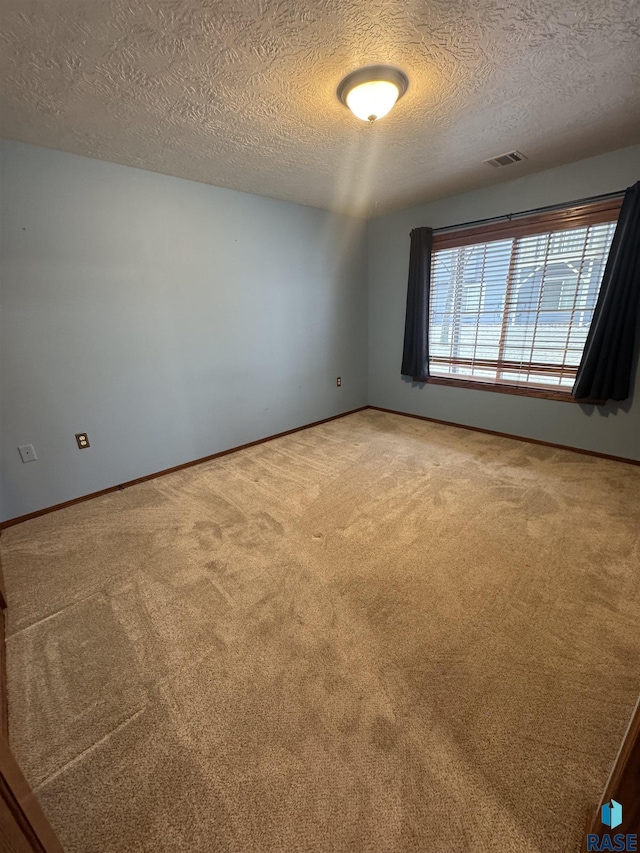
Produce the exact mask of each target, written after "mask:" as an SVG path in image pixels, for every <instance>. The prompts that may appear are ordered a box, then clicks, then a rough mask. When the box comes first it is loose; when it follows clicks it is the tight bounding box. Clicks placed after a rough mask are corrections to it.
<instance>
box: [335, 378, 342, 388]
mask: <svg viewBox="0 0 640 853" xmlns="http://www.w3.org/2000/svg"><path fill="white" fill-rule="evenodd" d="M336 385H337V386H338V388H339V387H340V386H341V385H342V376H338V377H337V379H336Z"/></svg>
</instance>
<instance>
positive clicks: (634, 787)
mask: <svg viewBox="0 0 640 853" xmlns="http://www.w3.org/2000/svg"><path fill="white" fill-rule="evenodd" d="M639 780H640V697H638V701H637V702H636V707H635V709H634V711H633V713H632V715H631V720H630V721H629V725H628V727H627V731H626V733H625V736H624V738H623V740H622V744H621V746H620V749H619V750H618V754H617V756H616V758H615V761H614V762H613V768H612V770H611V773H610V774H609V778H608V780H607V784H606V785H605V788H604V791H603V794H602V797H601V798H600V802H599V803H598V807H597V809H596V810H595V811H594V812H591V814H590V821H589V825H588V827H587V832H591V833H595V834H597V835H599V834H600V833H601V832H603V831H605V829H606V827H603V826H602V823H601V821H600V809H601V808H602V806H603V804H604V803H608V802H609V801H610V800H611V799H614V800H616V801H617V802H619V803H621V805H622V824H621V825H620V826H619V827H616V829H615V832H623V833H627V832H636V833H639V834H640V796H638V783H639ZM582 850H583V851H586V836H585V839H584V842H583V846H582Z"/></svg>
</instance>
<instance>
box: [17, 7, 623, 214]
mask: <svg viewBox="0 0 640 853" xmlns="http://www.w3.org/2000/svg"><path fill="white" fill-rule="evenodd" d="M0 39H1V41H0V48H1V58H0V72H1V74H2V82H1V90H0V91H1V94H0V97H1V100H0V115H1V120H2V125H1V127H0V131H1V132H2V134H3V135H4V136H7V137H10V138H13V139H19V140H23V141H26V142H33V143H36V144H39V145H46V146H50V147H52V148H60V149H63V150H65V151H72V152H75V153H78V154H85V155H89V156H91V157H97V158H100V159H103V160H111V161H114V162H117V163H125V164H128V165H131V166H139V167H142V168H145V169H152V170H155V171H158V172H164V173H166V174H170V175H178V176H180V177H184V178H192V179H194V180H197V181H203V182H206V183H211V184H216V185H219V186H225V187H233V188H235V189H239V190H245V191H247V192H253V193H258V194H261V195H267V196H272V197H275V198H282V199H288V200H291V201H297V202H302V203H304V204H311V205H316V206H318V207H326V208H330V209H337V210H344V211H347V212H352V213H358V214H361V215H375V214H377V213H380V212H383V211H385V210H389V209H393V208H398V207H403V206H407V205H410V204H414V203H417V202H420V201H426V200H429V199H432V198H437V197H440V196H443V195H448V194H450V193H454V192H459V191H462V190H466V189H470V188H473V187H478V186H482V185H486V184H489V183H495V182H498V181H503V180H510V179H512V178H514V177H518V176H519V175H522V174H527V173H529V172H533V171H539V170H541V169H545V168H549V167H550V166H554V165H558V164H561V163H565V162H569V161H573V160H578V159H581V158H582V157H588V156H591V155H593V154H598V153H601V152H603V151H607V150H612V149H615V148H620V147H623V146H625V145H629V144H632V143H635V142H639V141H640V6H639V4H638V0H573V2H570V1H569V0H406V2H400V0H251V2H249V0H148V2H142V0H110V2H108V0H3V2H2V20H1V35H0ZM373 63H388V64H393V65H397V66H398V67H400V68H401V69H403V70H404V71H405V72H406V73H407V75H408V76H409V80H410V84H409V90H408V92H407V94H406V95H405V96H404V98H403V99H402V100H401V101H400V102H399V103H398V105H397V106H396V108H395V110H394V111H393V112H392V113H391V114H390V115H389V116H387V117H386V118H385V119H382V120H381V121H380V122H378V123H376V124H374V125H371V126H369V125H366V124H364V123H362V122H360V121H358V120H357V119H356V118H354V117H353V116H352V115H351V114H350V113H349V112H348V110H347V109H346V108H345V107H343V106H342V105H341V104H340V103H339V102H338V100H337V98H336V95H335V90H336V87H337V85H338V83H339V82H340V80H341V78H342V77H343V76H344V75H345V74H347V73H348V72H349V71H352V70H353V69H355V68H358V67H360V66H362V65H369V64H373ZM513 148H519V149H520V150H521V151H524V153H525V154H526V155H527V156H528V157H529V160H528V161H527V162H524V163H519V164H517V165H513V166H509V167H506V168H504V169H500V170H493V169H491V167H490V166H486V165H482V163H481V161H482V160H484V159H485V158H487V157H490V156H493V155H495V154H501V153H503V152H504V151H508V150H511V149H513Z"/></svg>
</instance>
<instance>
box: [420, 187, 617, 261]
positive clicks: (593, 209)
mask: <svg viewBox="0 0 640 853" xmlns="http://www.w3.org/2000/svg"><path fill="white" fill-rule="evenodd" d="M623 199H624V195H621V196H619V197H618V198H613V199H608V200H606V201H597V202H592V203H591V204H582V205H578V206H574V207H564V208H561V209H560V210H553V211H547V212H545V213H536V214H533V215H532V216H522V217H518V216H516V217H514V218H513V219H506V220H502V221H501V222H489V223H487V224H486V225H476V226H474V227H472V228H464V229H462V228H461V229H458V230H456V229H455V227H454V228H453V229H452V230H451V231H440V232H438V233H435V234H434V235H433V251H434V252H438V251H440V250H441V249H454V248H458V247H459V246H472V245H473V244H474V243H489V242H492V241H494V240H506V239H509V238H510V237H514V238H518V237H528V236H530V235H532V234H550V233H553V232H555V231H566V230H567V229H569V228H581V227H584V226H587V225H600V224H602V223H604V222H615V221H616V220H617V219H618V215H619V213H620V208H621V207H622V201H623Z"/></svg>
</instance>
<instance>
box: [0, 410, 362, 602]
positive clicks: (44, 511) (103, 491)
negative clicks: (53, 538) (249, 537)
mask: <svg viewBox="0 0 640 853" xmlns="http://www.w3.org/2000/svg"><path fill="white" fill-rule="evenodd" d="M368 408H369V407H368V406H359V407H358V408H357V409H351V410H350V411H348V412H341V413H340V414H339V415H331V417H329V418H322V420H320V421H313V423H310V424H303V425H302V426H299V427H294V428H293V429H287V430H285V431H284V432H278V433H275V435H268V436H266V437H265V438H258V439H256V441H248V442H247V443H246V444H239V445H237V446H236V447H230V448H229V449H228V450H221V451H220V452H219V453H211V454H210V455H209V456H202V457H200V458H199V459H192V460H191V461H190V462H183V463H182V464H181V465H174V466H173V468H164V469H163V470H162V471H155V472H154V473H153V474H146V475H145V476H144V477H137V478H136V479H135V480H127V481H126V482H125V483H119V484H118V485H116V486H109V487H108V488H106V489H100V491H98V492H91V493H90V494H88V495H81V496H80V497H78V498H72V499H71V500H69V501H63V502H62V503H59V504H54V505H53V506H48V507H44V508H43V509H38V510H36V511H35V512H28V513H26V515H19V516H16V517H15V518H9V519H7V520H6V521H0V531H2V530H5V529H6V528H7V527H13V526H14V525H15V524H21V523H22V522H23V521H29V520H30V519H32V518H39V517H40V516H41V515H47V514H48V513H50V512H56V510H59V509H65V508H66V507H68V506H73V505H74V504H79V503H83V502H84V501H90V500H93V498H100V497H102V496H103V495H109V494H111V493H112V492H119V491H121V490H122V489H128V488H129V487H130V486H137V485H139V484H140V483H146V482H147V481H148V480H155V479H156V478H157V477H164V476H165V475H166V474H173V473H174V472H175V471H182V470H184V469H185V468H191V467H193V466H194V465H201V464H202V463H203V462H210V461H211V460H212V459H218V458H219V457H221V456H227V455H228V454H229V453H236V452H237V451H238V450H246V448H247V447H255V446H256V445H257V444H264V443H265V442H267V441H273V440H274V439H276V438H283V437H284V436H285V435H292V434H293V433H294V432H301V430H303V429H310V428H311V427H316V426H320V425H321V424H326V423H329V421H335V420H338V418H346V417H347V415H353V414H355V413H356V412H362V411H363V410H364V409H368ZM2 594H3V588H0V595H2Z"/></svg>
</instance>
